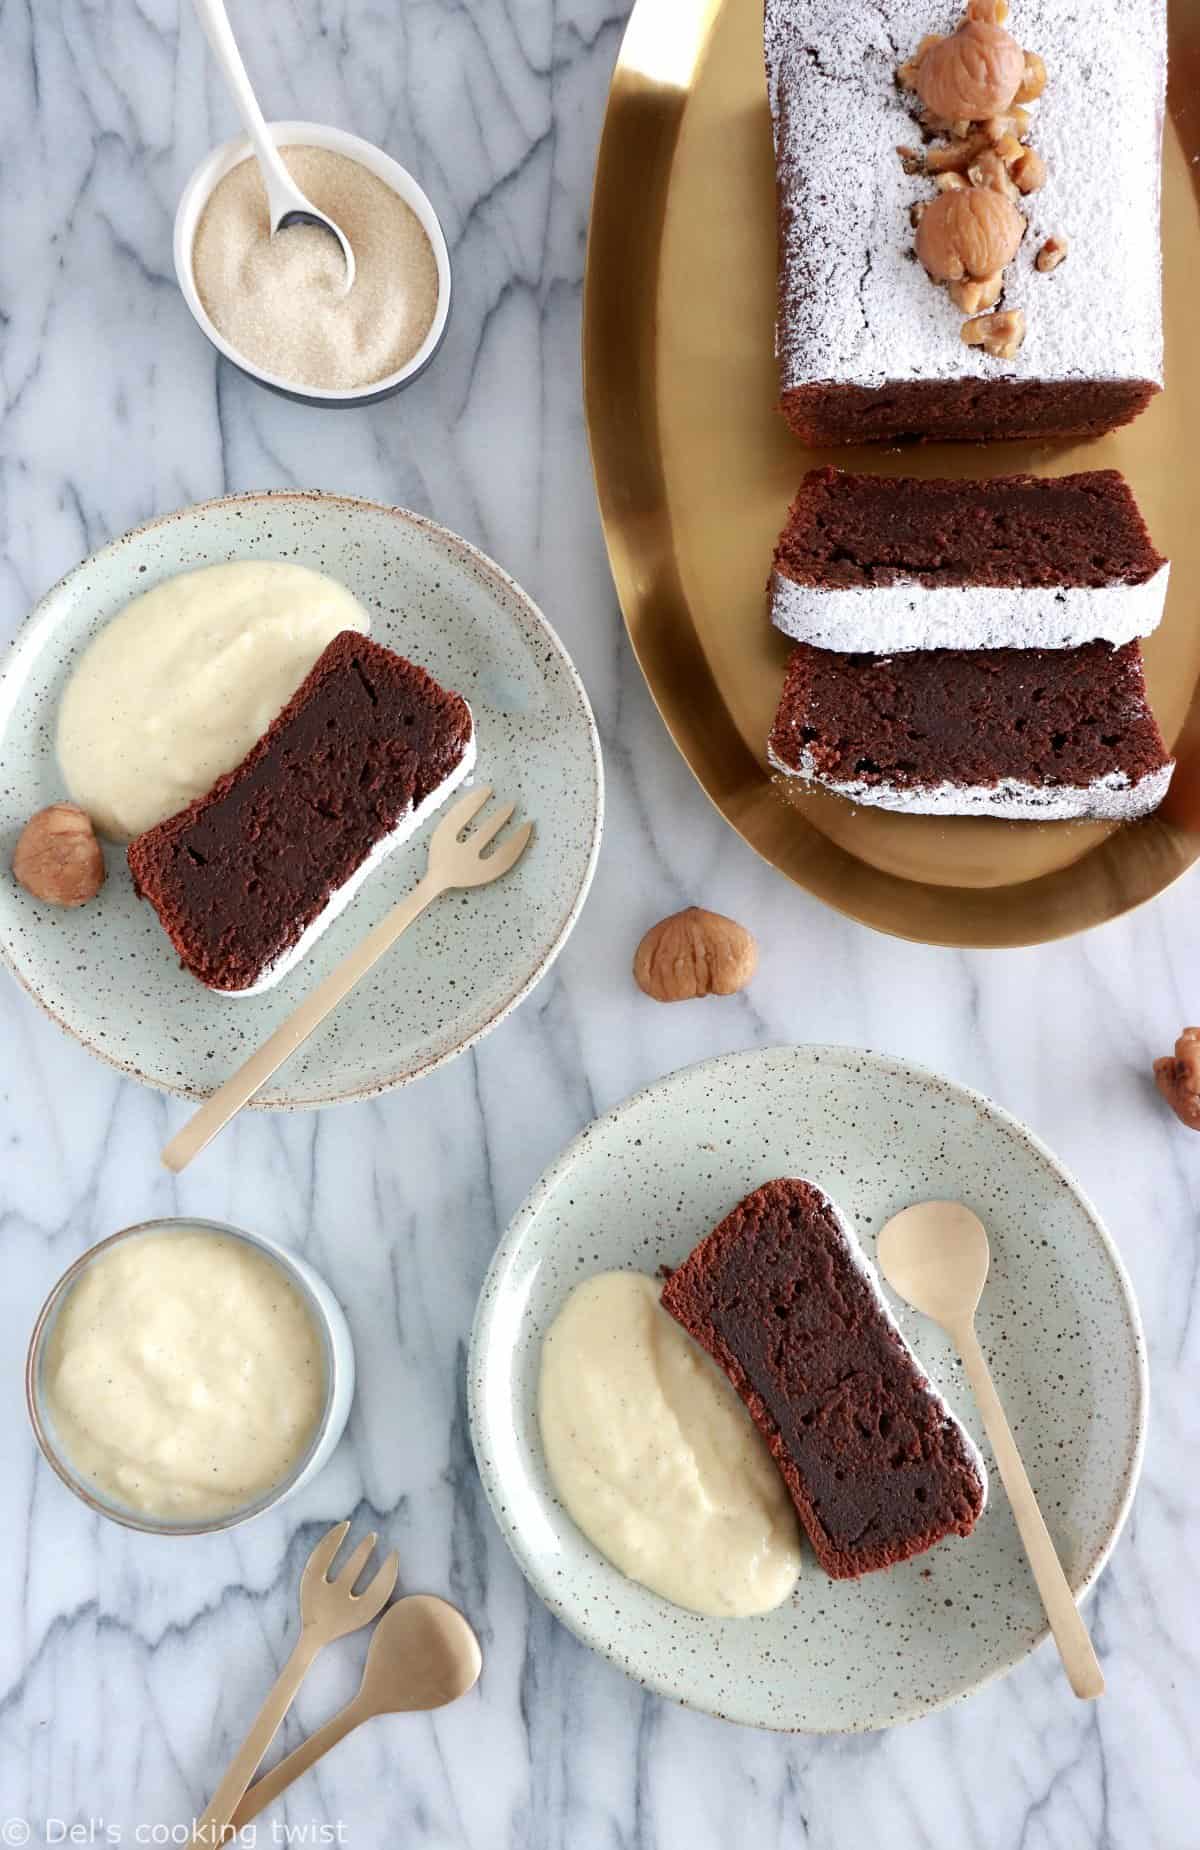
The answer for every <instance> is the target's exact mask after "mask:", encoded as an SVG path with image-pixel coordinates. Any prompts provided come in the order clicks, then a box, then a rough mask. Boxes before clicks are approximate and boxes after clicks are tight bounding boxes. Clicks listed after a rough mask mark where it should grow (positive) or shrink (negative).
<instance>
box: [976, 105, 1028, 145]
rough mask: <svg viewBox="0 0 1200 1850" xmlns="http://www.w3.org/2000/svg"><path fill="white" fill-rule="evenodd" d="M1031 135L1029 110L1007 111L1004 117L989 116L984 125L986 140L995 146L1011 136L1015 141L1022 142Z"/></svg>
mask: <svg viewBox="0 0 1200 1850" xmlns="http://www.w3.org/2000/svg"><path fill="white" fill-rule="evenodd" d="M1028 133H1029V111H1028V110H1027V109H1015V108H1014V109H1006V110H1005V112H1004V114H1003V115H1002V116H989V117H988V118H987V120H986V121H985V123H984V125H983V134H984V138H985V140H987V141H990V142H991V143H992V144H993V145H994V144H995V143H996V142H998V141H1003V140H1004V139H1005V137H1006V136H1009V135H1011V136H1012V138H1013V140H1014V141H1021V140H1022V139H1023V137H1024V136H1026V135H1028Z"/></svg>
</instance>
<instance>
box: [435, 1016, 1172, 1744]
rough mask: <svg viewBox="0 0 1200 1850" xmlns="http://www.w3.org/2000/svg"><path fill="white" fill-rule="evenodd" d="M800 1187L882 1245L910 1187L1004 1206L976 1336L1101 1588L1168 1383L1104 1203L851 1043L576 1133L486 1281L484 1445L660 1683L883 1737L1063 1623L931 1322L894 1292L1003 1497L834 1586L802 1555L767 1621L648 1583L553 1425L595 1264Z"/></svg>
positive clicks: (545, 1585)
mask: <svg viewBox="0 0 1200 1850" xmlns="http://www.w3.org/2000/svg"><path fill="white" fill-rule="evenodd" d="M787 1175H792V1176H809V1177H811V1178H812V1179H813V1180H814V1181H815V1182H817V1183H819V1184H820V1186H821V1187H822V1188H824V1189H826V1190H827V1191H828V1192H829V1193H830V1194H831V1195H832V1196H833V1197H834V1198H835V1199H836V1200H837V1201H838V1203H839V1204H840V1205H841V1207H842V1208H843V1209H844V1210H845V1211H846V1212H847V1213H848V1214H849V1216H850V1218H851V1220H852V1221H853V1222H854V1224H855V1226H856V1227H857V1230H858V1233H859V1236H860V1238H861V1239H862V1242H863V1245H864V1247H865V1249H866V1251H867V1252H868V1254H869V1255H870V1257H871V1258H872V1259H874V1256H875V1239H876V1236H877V1234H878V1232H879V1229H880V1228H881V1227H882V1225H883V1223H884V1221H885V1220H887V1219H888V1217H889V1216H890V1215H892V1214H894V1213H896V1212H897V1211H898V1210H899V1209H900V1208H902V1207H905V1206H907V1205H908V1204H909V1203H910V1202H913V1201H920V1200H924V1199H929V1198H931V1197H938V1196H940V1197H951V1198H955V1199H958V1200H962V1201H965V1202H967V1203H968V1205H969V1206H970V1207H972V1208H973V1209H975V1211H976V1212H977V1213H978V1214H979V1215H980V1216H981V1218H982V1220H983V1222H984V1225H985V1226H986V1227H987V1229H988V1233H989V1235H990V1237H991V1243H992V1271H991V1277H990V1279H989V1282H988V1286H987V1290H986V1292H985V1294H984V1299H983V1305H982V1307H981V1311H980V1317H979V1333H980V1337H981V1339H982V1342H983V1346H984V1349H985V1351H986V1353H987V1355H988V1357H989V1359H990V1361H991V1363H992V1367H993V1370H994V1372H995V1376H996V1381H997V1385H998V1386H999V1389H1000V1393H1001V1396H1002V1398H1003V1400H1004V1402H1005V1405H1006V1408H1007V1410H1008V1415H1009V1418H1010V1420H1011V1422H1012V1425H1013V1428H1014V1430H1015V1432H1016V1435H1017V1439H1018V1443H1019V1444H1020V1446H1021V1449H1022V1453H1023V1455H1024V1458H1025V1462H1026V1464H1027V1466H1028V1469H1029V1474H1030V1477H1031V1478H1032V1479H1033V1483H1034V1487H1035V1489H1036V1490H1037V1492H1038V1496H1039V1498H1040V1500H1041V1505H1042V1510H1043V1512H1044V1514H1045V1517H1046V1521H1047V1523H1048V1524H1049V1527H1050V1532H1051V1534H1052V1535H1053V1537H1054V1540H1055V1543H1056V1544H1057V1546H1058V1549H1059V1552H1060V1554H1061V1556H1062V1560H1063V1564H1064V1566H1065V1568H1066V1571H1067V1575H1068V1578H1069V1579H1070V1582H1071V1585H1072V1587H1073V1588H1074V1589H1075V1591H1076V1593H1077V1594H1082V1593H1085V1592H1086V1591H1087V1590H1088V1588H1089V1587H1091V1586H1092V1585H1093V1583H1094V1582H1095V1580H1096V1578H1097V1576H1098V1575H1099V1573H1100V1571H1101V1569H1102V1568H1103V1566H1104V1564H1105V1562H1106V1561H1107V1559H1108V1556H1109V1553H1110V1552H1111V1550H1112V1546H1113V1543H1114V1542H1115V1541H1116V1538H1117V1536H1118V1534H1119V1533H1120V1529H1121V1524H1122V1523H1123V1522H1124V1520H1125V1516H1126V1514H1127V1512H1128V1509H1129V1505H1130V1503H1131V1501H1132V1498H1133V1492H1134V1487H1135V1485H1136V1483H1137V1477H1138V1472H1139V1470H1140V1467H1141V1458H1142V1447H1143V1443H1144V1438H1145V1429H1146V1403H1147V1393H1148V1386H1147V1379H1146V1360H1145V1349H1144V1344H1143V1340H1142V1332H1141V1325H1140V1322H1139V1318H1138V1312H1137V1306H1136V1304H1135V1303H1134V1299H1133V1293H1132V1289H1131V1287H1130V1283H1129V1280H1128V1278H1127V1277H1126V1274H1125V1271H1124V1269H1123V1267H1122V1265H1121V1262H1120V1259H1119V1258H1118V1256H1117V1253H1116V1250H1115V1248H1114V1247H1113V1244H1112V1242H1111V1240H1110V1239H1109V1236H1108V1234H1107V1233H1106V1232H1105V1230H1104V1227H1103V1226H1102V1225H1101V1222H1100V1220H1099V1217H1098V1216H1097V1214H1096V1211H1095V1209H1094V1208H1093V1207H1092V1206H1091V1205H1090V1203H1089V1202H1088V1201H1087V1200H1086V1199H1085V1197H1084V1196H1083V1195H1082V1194H1081V1192H1080V1190H1079V1188H1078V1186H1077V1185H1076V1183H1075V1182H1074V1181H1073V1180H1072V1178H1071V1177H1070V1176H1069V1175H1068V1174H1067V1172H1066V1171H1065V1170H1064V1169H1063V1168H1062V1166H1061V1165H1060V1164H1059V1163H1058V1162H1056V1161H1055V1159H1054V1157H1052V1156H1051V1154H1050V1152H1049V1151H1048V1150H1047V1149H1045V1148H1044V1146H1043V1145H1042V1144H1040V1143H1039V1142H1038V1140H1037V1138H1036V1137H1034V1136H1033V1135H1032V1133H1031V1132H1029V1131H1027V1130H1026V1129H1025V1128H1024V1126H1022V1125H1021V1124H1018V1123H1017V1121H1016V1119H1014V1118H1011V1117H1009V1115H1008V1113H1007V1112H1004V1111H1001V1110H1000V1108H999V1106H997V1105H993V1104H991V1103H990V1101H989V1100H987V1099H985V1098H982V1097H981V1096H980V1095H979V1093H977V1092H969V1091H968V1090H967V1089H966V1088H965V1087H963V1086H957V1085H954V1084H952V1083H951V1082H950V1081H949V1080H946V1079H939V1078H938V1077H937V1076H936V1075H935V1074H933V1073H928V1072H925V1071H924V1070H923V1069H922V1068H920V1067H915V1066H906V1065H905V1064H903V1063H902V1062H901V1061H898V1060H892V1059H888V1058H884V1057H882V1056H880V1055H878V1054H871V1053H863V1052H858V1051H856V1050H854V1049H852V1048H846V1047H776V1048H771V1049H769V1050H767V1051H764V1052H758V1053H746V1054H729V1055H726V1056H724V1057H723V1058H721V1059H717V1060H708V1061H705V1062H704V1063H703V1064H702V1065H700V1066H693V1067H688V1068H687V1069H686V1070H684V1071H683V1072H679V1073H672V1074H671V1075H670V1077H669V1078H667V1079H663V1080H660V1081H659V1082H658V1084H657V1085H653V1086H650V1087H649V1088H648V1089H647V1090H646V1091H644V1092H639V1093H637V1094H636V1095H635V1096H634V1097H633V1098H631V1099H628V1100H626V1102H625V1104H623V1105H621V1106H619V1107H618V1108H617V1110H616V1111H613V1112H610V1113H609V1115H608V1116H607V1117H604V1118H599V1119H597V1120H596V1122H595V1123H594V1124H592V1125H590V1126H589V1127H588V1129H587V1130H585V1131H584V1132H583V1134H582V1136H580V1137H578V1138H576V1140H575V1142H574V1143H573V1144H571V1145H570V1147H569V1148H568V1149H567V1150H566V1151H565V1152H564V1154H563V1155H562V1156H561V1157H560V1158H559V1160H558V1162H557V1163H555V1165H554V1167H553V1168H552V1169H550V1170H548V1171H547V1173H546V1174H545V1175H544V1176H543V1177H542V1180H541V1181H540V1182H539V1183H538V1185H537V1187H536V1188H535V1189H534V1191H533V1193H532V1195H531V1196H530V1197H529V1199H528V1201H527V1202H526V1203H525V1206H524V1207H523V1208H522V1209H521V1211H520V1213H519V1214H518V1215H517V1217H516V1219H515V1220H514V1221H513V1223H512V1226H511V1227H510V1228H509V1230H508V1232H507V1234H506V1235H505V1237H504V1239H503V1240H502V1242H501V1244H500V1246H499V1248H498V1250H497V1252H496V1257H495V1259H494V1261H493V1264H492V1267H491V1270H490V1271H489V1273H488V1276H487V1279H486V1281H485V1283H484V1287H483V1292H482V1294H481V1296H480V1300H479V1309H478V1312H477V1314H476V1319H475V1329H474V1332H473V1336H472V1343H471V1355H470V1362H469V1376H468V1380H469V1395H470V1416H471V1430H472V1435H473V1438H474V1443H475V1455H476V1458H477V1459H478V1462H479V1469H480V1473H481V1475H482V1478H483V1483H484V1487H485V1489H486V1490H487V1494H488V1497H489V1499H490V1501H491V1505H492V1509H493V1511H494V1513H495V1516H496V1519H497V1521H498V1522H499V1524H500V1526H501V1528H502V1530H503V1531H504V1535H505V1538H506V1539H507V1541H508V1544H509V1546H510V1547H511V1549H512V1551H513V1553H514V1554H515V1555H516V1557H517V1560H518V1561H519V1563H520V1565H521V1567H522V1569H523V1570H524V1572H525V1574H526V1575H527V1577H528V1579H529V1580H530V1582H531V1584H532V1585H533V1586H534V1587H535V1588H536V1590H537V1592H538V1593H539V1594H540V1595H541V1597H542V1598H543V1599H544V1600H545V1602H546V1604H547V1605H548V1606H549V1608H550V1610H551V1611H552V1612H553V1613H555V1614H556V1616H557V1617H558V1618H560V1619H562V1620H563V1622H564V1623H565V1624H566V1625H569V1626H570V1628H571V1630H572V1631H574V1632H577V1633H578V1635H579V1636H580V1637H581V1638H582V1639H584V1640H585V1642H586V1643H588V1644H590V1645H592V1646H593V1647H594V1648H595V1649H596V1650H598V1651H601V1652H603V1654H604V1655H605V1656H606V1657H608V1658H611V1659H612V1661H613V1662H614V1663H616V1664H619V1665H620V1667H621V1668H622V1669H623V1670H626V1671H628V1672H629V1674H630V1675H631V1676H633V1677H636V1678H637V1679H638V1681H639V1682H641V1683H643V1684H645V1685H646V1686H647V1687H648V1688H651V1689H655V1690H660V1691H661V1692H662V1693H663V1694H665V1695H668V1696H674V1697H675V1698H677V1699H678V1700H679V1701H682V1702H687V1703H691V1704H692V1705H694V1706H695V1707H697V1708H701V1709H707V1710H709V1711H710V1712H711V1713H712V1714H714V1715H719V1716H724V1717H728V1718H729V1719H730V1720H733V1721H739V1722H750V1723H753V1724H755V1725H757V1726H760V1727H765V1728H802V1729H811V1730H814V1731H818V1732H820V1733H836V1732H841V1731H846V1730H852V1729H862V1728H883V1727H887V1726H889V1725H890V1724H891V1723H894V1722H900V1721H908V1720H911V1719H912V1718H913V1717H915V1716H917V1715H921V1714H924V1713H926V1712H927V1711H928V1710H930V1709H936V1708H939V1707H941V1705H942V1704H944V1703H947V1702H950V1701H952V1700H953V1699H954V1698H955V1697H958V1696H963V1695H966V1694H967V1693H968V1692H969V1691H971V1690H974V1689H978V1688H979V1686H980V1685H981V1684H983V1683H986V1682H988V1681H989V1680H990V1679H991V1678H992V1677H995V1676H999V1675H1001V1674H1002V1673H1003V1672H1004V1671H1006V1670H1010V1669H1011V1668H1012V1667H1013V1665H1014V1664H1016V1663H1019V1662H1020V1660H1021V1659H1022V1658H1023V1657H1025V1656H1027V1655H1028V1653H1029V1652H1030V1651H1032V1650H1033V1648H1034V1646H1035V1645H1036V1644H1038V1643H1039V1642H1040V1640H1042V1639H1043V1638H1045V1637H1046V1635H1047V1632H1046V1624H1045V1619H1044V1617H1043V1614H1042V1608H1041V1604H1040V1602H1039V1600H1038V1596H1037V1591H1036V1589H1035V1587H1034V1584H1033V1578H1032V1576H1031V1574H1030V1572H1029V1568H1028V1565H1027V1563H1026V1560H1025V1555H1024V1552H1023V1550H1022V1548H1021V1544H1020V1541H1019V1539H1018V1536H1017V1532H1016V1529H1015V1527H1014V1525H1013V1520H1012V1515H1011V1513H1010V1511H1009V1507H1008V1504H1007V1501H1006V1500H1005V1496H1004V1492H1003V1489H1002V1488H1001V1486H1000V1483H999V1479H998V1478H997V1476H996V1474H995V1470H994V1466H993V1462H992V1458H991V1454H990V1452H989V1450H988V1448H987V1446H986V1445H985V1444H984V1443H983V1433H982V1429H981V1427H980V1422H979V1418H978V1415H977V1413H976V1410H975V1407H974V1404H973V1402H972V1400H971V1398H970V1395H969V1392H968V1391H967V1390H966V1389H965V1387H964V1384H963V1380H962V1374H961V1369H960V1367H959V1365H958V1363H957V1362H956V1361H955V1360H954V1359H953V1357H952V1355H951V1351H950V1346H949V1344H948V1342H947V1340H946V1338H945V1337H944V1336H943V1335H942V1334H941V1332H940V1331H939V1330H937V1329H935V1328H934V1326H933V1325H932V1324H929V1323H927V1322H925V1321H924V1319H922V1318H921V1317H919V1316H918V1315H917V1314H916V1313H915V1312H914V1311H910V1310H909V1309H908V1308H907V1306H904V1305H902V1304H900V1302H899V1300H897V1299H895V1298H891V1299H890V1302H891V1304H892V1308H893V1309H894V1311H895V1312H896V1316H897V1318H898V1321H899V1322H900V1325H901V1327H902V1328H903V1330H904V1332H905V1335H906V1336H907V1337H908V1339H909V1341H910V1342H912V1344H913V1345H914V1347H915V1348H916V1349H917V1351H918V1353H919V1355H920V1356H921V1359H922V1361H923V1362H924V1363H925V1365H926V1367H927V1368H928V1370H929V1372H930V1374H931V1375H932V1377H933V1379H934V1381H935V1382H936V1384H937V1386H938V1388H939V1389H940V1390H941V1391H942V1393H943V1394H944V1395H945V1396H946V1398H947V1400H949V1401H950V1403H951V1405H952V1406H953V1407H954V1409H955V1411H956V1412H957V1413H958V1415H959V1416H960V1418H962V1419H963V1421H964V1422H965V1424H966V1425H967V1427H968V1428H969V1430H970V1431H971V1433H972V1434H973V1436H974V1437H975V1439H976V1440H977V1441H978V1442H979V1443H980V1445H981V1447H982V1449H983V1453H984V1457H985V1460H986V1461H987V1464H988V1468H989V1472H990V1473H991V1478H992V1482H991V1496H990V1499H989V1503H988V1507H987V1508H986V1509H985V1511H984V1513H983V1515H982V1516H981V1518H980V1520H979V1522H978V1523H977V1525H976V1528H975V1532H974V1534H973V1535H972V1536H971V1537H970V1539H969V1540H967V1541H961V1540H959V1539H957V1538H952V1539H950V1540H948V1541H945V1542H942V1543H941V1544H940V1545H939V1546H938V1547H936V1548H932V1549H930V1550H929V1551H928V1552H927V1553H926V1554H924V1555H921V1556H919V1557H918V1558H917V1559H916V1560H913V1561H908V1562H906V1563H904V1565H903V1566H901V1567H896V1568H892V1569H891V1570H890V1571H889V1572H887V1573H882V1574H871V1575H868V1576H866V1577H865V1578H864V1579H862V1580H858V1581H840V1582H839V1581H832V1580H829V1579H827V1578H826V1576H825V1575H824V1574H823V1573H822V1572H821V1569H820V1568H819V1567H818V1566H817V1564H816V1562H815V1560H814V1559H813V1557H812V1555H811V1553H807V1552H806V1555H805V1564H804V1571H803V1573H802V1574H801V1577H800V1579H799V1581H798V1582H797V1585H796V1589H795V1592H794V1594H793V1595H792V1598H791V1599H790V1600H789V1601H788V1602H787V1603H786V1604H785V1605H783V1606H781V1607H779V1608H777V1610H776V1611H775V1612H772V1613H767V1614H765V1615H763V1616H762V1617H759V1618H754V1619H706V1618H701V1617H698V1616H697V1615H695V1614H692V1613H688V1612H683V1611H681V1610H680V1609H679V1608H678V1607H676V1606H672V1605H670V1604H668V1602H667V1601H665V1600H663V1599H660V1598H659V1597H658V1596H657V1595H656V1594H653V1593H650V1592H648V1591H647V1590H646V1589H645V1588H644V1587H641V1586H638V1585H637V1584H636V1583H635V1582H633V1581H631V1580H626V1579H625V1578H624V1576H623V1575H621V1574H620V1573H618V1572H617V1570H616V1569H615V1568H614V1567H612V1566H610V1565H609V1563H608V1562H607V1561H606V1560H604V1558H603V1557H602V1556H601V1555H600V1554H599V1553H598V1552H597V1551H596V1550H595V1549H594V1548H592V1547H591V1545H590V1544H589V1543H588V1542H587V1541H585V1539H584V1538H583V1536H582V1535H581V1534H580V1533H579V1531H578V1530H577V1529H576V1527H575V1525H574V1523H573V1522H572V1521H571V1520H570V1518H569V1517H568V1516H567V1515H566V1514H565V1512H564V1511H563V1510H562V1509H561V1508H560V1506H559V1504H558V1502H557V1501H556V1499H555V1496H554V1493H553V1489H552V1487H551V1485H550V1483H549V1480H548V1478H547V1475H546V1469H545V1464H544V1460H543V1456H542V1448H541V1443H540V1440H539V1437H538V1429H537V1418H536V1392H537V1376H538V1367H539V1361H540V1353H541V1342H542V1337H543V1335H544V1333H545V1331H546V1329H547V1328H548V1326H549V1324H550V1323H551V1322H552V1320H553V1318H554V1316H555V1315H556V1313H557V1311H558V1309H559V1307H560V1305H561V1304H562V1302H563V1300H564V1298H565V1297H566V1295H567V1293H568V1292H569V1291H570V1290H571V1288H572V1287H573V1286H574V1285H576V1284H577V1283H578V1282H579V1281H580V1279H583V1278H587V1277H589V1276H590V1275H591V1274H593V1273H595V1272H603V1271H609V1270H616V1269H621V1268H636V1269H638V1270H640V1271H645V1272H653V1271H655V1270H656V1268H657V1267H658V1266H660V1265H663V1264H666V1265H677V1264H678V1263H679V1262H680V1261H681V1260H682V1259H683V1258H684V1257H685V1256H686V1255H687V1253H688V1252H689V1251H690V1250H691V1248H692V1247H693V1246H694V1245H695V1243H696V1241H697V1240H699V1239H700V1238H701V1237H702V1236H703V1235H704V1234H706V1233H707V1232H708V1231H709V1229H710V1228H711V1227H713V1226H715V1225H716V1223H717V1221H718V1220H720V1219H721V1218H722V1216H723V1215H725V1214H726V1213H727V1212H728V1210H729V1209H730V1208H732V1207H733V1206H734V1204H735V1203H736V1202H737V1201H739V1200H740V1199H741V1197H742V1196H743V1195H745V1194H748V1193H749V1191H750V1190H751V1189H752V1188H756V1187H757V1186H758V1185H759V1184H760V1183H762V1182H766V1181H768V1180H770V1179H771V1178H772V1177H775V1176H787ZM1063 1690H1064V1695H1065V1694H1066V1690H1067V1686H1066V1683H1065V1681H1064V1684H1063Z"/></svg>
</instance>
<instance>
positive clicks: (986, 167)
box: [967, 148, 1021, 205]
mask: <svg viewBox="0 0 1200 1850" xmlns="http://www.w3.org/2000/svg"><path fill="white" fill-rule="evenodd" d="M967 178H968V179H969V180H970V182H971V185H972V186H978V187H982V188H983V190H984V191H985V192H989V193H999V194H1000V196H1001V198H1003V199H1008V200H1011V202H1012V203H1013V205H1015V204H1016V203H1017V200H1018V199H1019V198H1020V196H1021V195H1020V193H1019V192H1018V191H1017V188H1016V186H1015V185H1014V184H1013V181H1012V180H1011V179H1010V178H1009V172H1008V168H1007V167H1006V166H1005V165H1004V162H1003V161H1002V160H1001V158H1000V156H999V154H998V153H997V152H996V150H995V148H989V149H988V150H987V152H986V154H981V155H980V156H979V159H978V160H977V161H975V162H973V163H972V165H971V166H970V167H968V169H967Z"/></svg>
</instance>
